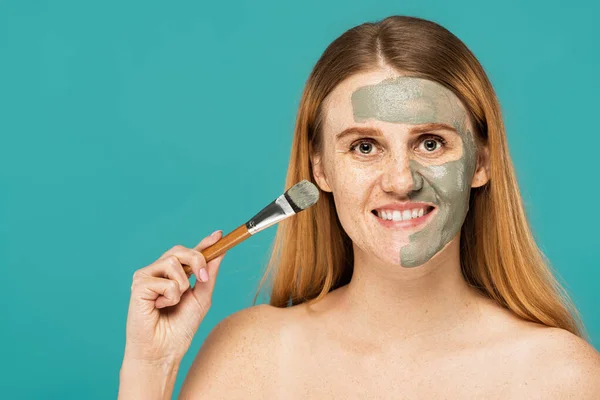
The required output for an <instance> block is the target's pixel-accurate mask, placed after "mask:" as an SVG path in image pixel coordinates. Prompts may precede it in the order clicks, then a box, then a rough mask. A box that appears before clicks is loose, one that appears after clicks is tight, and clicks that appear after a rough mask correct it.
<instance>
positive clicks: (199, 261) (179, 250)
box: [162, 239, 218, 287]
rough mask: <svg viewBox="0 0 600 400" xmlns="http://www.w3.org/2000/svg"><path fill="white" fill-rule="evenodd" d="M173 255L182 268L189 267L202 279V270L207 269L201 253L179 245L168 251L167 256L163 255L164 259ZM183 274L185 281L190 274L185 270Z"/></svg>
mask: <svg viewBox="0 0 600 400" xmlns="http://www.w3.org/2000/svg"><path fill="white" fill-rule="evenodd" d="M217 240H218V239H217ZM172 255H174V256H176V257H177V258H178V259H179V261H180V263H181V264H182V266H183V265H188V266H189V267H190V268H191V270H192V273H193V274H194V275H196V279H200V269H202V268H206V259H205V258H204V255H203V254H202V253H201V252H200V251H198V250H196V249H188V248H187V247H184V246H181V245H177V246H174V247H173V248H172V249H170V250H169V251H167V252H166V253H165V254H163V256H162V257H168V256H172ZM183 273H184V275H185V279H186V280H187V279H188V275H187V274H188V272H187V271H186V270H185V269H184V270H183ZM188 287H189V286H188Z"/></svg>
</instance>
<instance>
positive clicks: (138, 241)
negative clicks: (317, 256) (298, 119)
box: [0, 0, 600, 399]
mask: <svg viewBox="0 0 600 400" xmlns="http://www.w3.org/2000/svg"><path fill="white" fill-rule="evenodd" d="M599 11H600V10H599V7H598V6H597V5H595V4H593V2H592V1H588V2H581V1H568V2H567V1H564V2H556V1H529V2H522V1H502V2H493V3H491V2H482V1H480V0H477V1H453V2H447V1H422V0H421V1H398V0H395V1H378V2H374V1H369V2H367V1H349V0H343V1H341V0H340V1H322V0H319V1H314V0H310V1H306V0H303V1H301V2H300V1H297V2H283V1H269V2H267V1H262V2H255V1H234V2H210V3H207V2H199V1H178V2H170V3H167V2H164V1H137V2H134V1H114V0H111V1H102V2H94V3H93V2H88V1H44V2H42V1H24V0H19V1H6V0H4V1H2V2H1V3H0V55H1V56H0V239H1V240H0V266H1V268H2V279H1V280H0V285H1V287H0V299H1V305H2V312H1V314H0V315H1V330H0V351H1V354H0V360H1V364H0V365H1V367H0V368H2V370H1V371H0V393H1V396H2V398H7V399H9V398H35V399H39V398H48V399H50V398H51V399H71V398H73V399H80V398H86V399H107V398H114V397H116V393H117V388H118V376H119V368H120V364H121V360H122V354H123V348H124V339H125V321H126V313H127V305H128V301H129V292H130V285H131V277H132V274H133V272H134V271H135V270H136V269H138V268H141V267H143V266H145V265H147V264H149V263H151V262H152V261H154V259H156V258H157V257H158V256H159V255H160V254H162V253H163V252H164V251H166V250H167V249H169V248H170V247H172V246H173V245H175V244H183V245H185V246H188V247H191V246H193V245H195V244H196V243H197V242H198V241H199V240H200V239H201V238H202V237H204V236H206V235H208V234H209V233H210V232H212V231H214V230H216V229H223V230H224V231H225V232H226V233H227V232H229V231H230V230H232V229H234V228H235V227H237V226H238V225H239V224H240V223H242V222H245V221H246V220H247V219H248V218H249V217H250V216H252V215H254V213H255V212H257V211H258V210H259V209H261V208H262V207H263V206H264V205H266V204H267V203H268V202H270V201H271V200H273V199H274V198H275V197H276V196H278V195H279V194H281V192H282V190H283V189H284V186H283V185H284V177H285V170H286V167H287V160H288V157H289V150H290V144H291V137H292V130H293V127H294V118H295V115H296V111H297V107H298V102H299V98H300V95H301V92H302V89H303V85H304V82H305V80H306V78H307V77H308V74H309V73H310V71H311V68H312V67H313V65H314V63H315V62H316V61H317V59H318V58H319V56H320V55H321V53H322V51H323V50H324V49H325V47H326V46H327V45H328V44H329V43H330V42H331V41H332V40H334V39H335V38H336V37H337V36H339V35H340V34H342V33H343V32H344V31H345V30H347V29H349V28H351V27H352V26H355V25H358V24H360V23H362V22H366V21H373V20H378V19H381V18H384V17H386V16H388V15H392V14H405V15H413V16H419V17H424V18H428V19H432V20H434V21H436V22H438V23H441V24H442V25H443V26H445V27H447V28H448V29H450V30H451V31H452V32H454V33H455V34H456V35H457V36H458V37H459V38H461V39H462V40H463V41H464V42H465V43H466V44H467V46H469V47H470V48H471V49H472V50H473V52H474V53H475V55H476V56H477V57H478V58H479V59H480V61H481V62H482V64H483V65H484V67H485V69H486V70H487V72H488V73H489V76H490V79H491V80H492V82H493V84H494V86H495V88H496V90H497V93H498V96H499V98H500V101H501V104H502V108H503V112H504V116H505V121H506V125H507V128H508V139H509V144H510V149H511V154H512V157H513V159H514V163H515V165H516V168H517V173H518V179H519V183H520V185H521V189H522V192H523V197H524V200H525V203H526V206H527V211H528V215H529V217H530V220H531V223H532V226H533V229H534V232H535V234H536V237H537V238H538V240H539V245H540V247H541V248H542V250H543V251H544V252H545V253H546V254H547V255H548V257H549V258H550V260H551V261H552V263H553V265H554V267H555V268H556V270H557V271H558V273H559V275H560V276H561V279H563V281H564V282H565V283H566V286H567V288H568V290H569V292H570V293H571V295H572V296H573V298H574V300H575V302H576V304H577V306H578V307H579V309H580V311H581V313H582V315H583V319H584V322H585V323H586V326H587V329H588V331H589V334H590V336H591V340H592V342H593V344H594V345H595V346H596V348H598V346H599V345H600V315H599V313H598V312H597V309H596V307H597V304H598V300H599V299H600V295H599V294H598V293H599V289H600V268H599V265H598V264H599V263H598V257H599V251H598V249H599V247H600V244H599V243H598V238H599V235H598V226H600V213H598V212H597V210H596V207H597V204H596V200H597V199H598V195H599V194H600V193H599V191H598V172H599V168H598V155H597V153H598V146H597V143H596V140H597V128H595V127H594V126H593V125H592V124H594V123H595V122H596V121H595V119H596V118H597V115H598V106H599V102H598V93H599V91H600V75H599V74H598V71H600V59H599V54H600V52H599V39H600V25H599V24H598V23H597V20H596V16H597V15H598V12H599ZM274 233H275V228H270V229H269V230H267V231H265V232H263V233H261V234H260V235H258V236H257V237H255V238H252V239H251V240H249V241H247V242H244V243H243V244H242V245H240V246H238V247H236V248H235V249H234V250H232V251H230V252H229V253H228V255H227V257H225V259H224V261H223V265H222V269H221V273H220V275H219V281H218V283H217V288H216V290H215V294H214V302H213V307H212V310H211V312H210V313H209V315H208V316H207V318H206V319H205V320H204V322H203V324H202V326H201V327H200V330H199V332H198V334H197V335H196V337H195V340H194V343H193V345H192V348H191V349H190V351H189V352H188V354H187V356H186V358H185V359H184V362H183V365H182V367H181V370H180V373H179V376H178V381H177V386H176V388H175V393H178V391H179V388H180V386H181V383H182V382H183V378H184V376H185V374H186V373H187V370H188V368H189V366H190V364H191V362H192V360H193V358H194V356H195V353H196V352H197V350H198V349H199V347H200V345H201V344H202V342H203V340H204V338H205V337H206V335H207V334H208V332H209V331H210V330H211V329H212V328H213V327H214V325H215V324H217V323H218V322H219V321H220V320H222V319H223V318H224V317H226V316H227V315H229V314H231V313H234V312H236V311H238V310H240V309H242V308H246V307H248V306H250V305H251V301H252V297H253V295H254V291H255V289H256V287H257V284H258V281H259V278H260V276H261V274H262V271H263V268H264V265H265V262H266V260H267V254H268V250H269V246H270V244H271V241H272V239H273V237H274ZM264 301H266V298H263V300H262V301H261V302H264Z"/></svg>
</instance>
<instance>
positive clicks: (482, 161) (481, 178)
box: [471, 145, 490, 188]
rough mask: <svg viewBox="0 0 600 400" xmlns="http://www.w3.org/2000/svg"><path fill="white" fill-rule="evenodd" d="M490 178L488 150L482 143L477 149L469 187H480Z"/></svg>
mask: <svg viewBox="0 0 600 400" xmlns="http://www.w3.org/2000/svg"><path fill="white" fill-rule="evenodd" d="M489 180H490V152H489V149H488V146H487V145H482V146H481V147H479V149H478V151H477V168H476V169H475V175H473V181H472V182H471V187H474V188H475V187H480V186H483V185H485V184H486V183H488V181H489Z"/></svg>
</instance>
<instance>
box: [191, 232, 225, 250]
mask: <svg viewBox="0 0 600 400" xmlns="http://www.w3.org/2000/svg"><path fill="white" fill-rule="evenodd" d="M222 236H223V231H222V230H220V229H219V230H216V231H214V232H213V233H211V234H210V235H208V236H207V237H205V238H204V239H202V240H201V241H200V243H198V244H197V245H196V246H195V247H194V249H196V250H198V251H202V250H204V249H206V248H207V247H209V246H212V245H213V244H215V243H217V242H218V241H219V240H221V237H222Z"/></svg>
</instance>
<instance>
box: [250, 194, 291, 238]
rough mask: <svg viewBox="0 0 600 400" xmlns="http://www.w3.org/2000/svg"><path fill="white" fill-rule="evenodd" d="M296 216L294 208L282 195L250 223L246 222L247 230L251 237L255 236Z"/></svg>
mask: <svg viewBox="0 0 600 400" xmlns="http://www.w3.org/2000/svg"><path fill="white" fill-rule="evenodd" d="M294 214H295V212H294V210H293V209H292V206H290V203H288V201H287V200H286V198H285V195H283V194H282V195H281V196H279V197H278V198H276V199H275V200H273V202H272V203H271V204H269V205H268V206H266V207H265V208H263V209H262V210H261V211H260V212H259V213H258V214H256V215H255V216H254V217H252V219H250V221H248V222H246V229H248V232H250V234H251V235H254V234H255V233H256V232H260V231H262V230H263V229H266V228H268V227H270V226H271V225H274V224H276V223H278V222H279V221H281V220H284V219H286V218H287V217H289V216H292V215H294Z"/></svg>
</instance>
